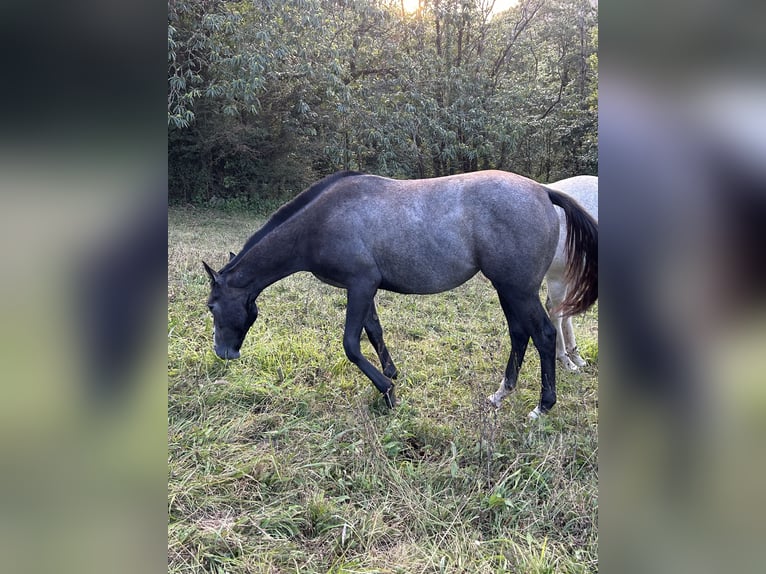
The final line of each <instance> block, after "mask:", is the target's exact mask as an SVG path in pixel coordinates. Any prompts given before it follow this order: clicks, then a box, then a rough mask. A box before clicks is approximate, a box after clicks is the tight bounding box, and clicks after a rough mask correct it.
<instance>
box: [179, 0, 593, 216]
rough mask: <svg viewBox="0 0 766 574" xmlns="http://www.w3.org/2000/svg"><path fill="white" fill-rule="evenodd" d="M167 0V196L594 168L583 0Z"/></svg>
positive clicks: (242, 196)
mask: <svg viewBox="0 0 766 574" xmlns="http://www.w3.org/2000/svg"><path fill="white" fill-rule="evenodd" d="M493 8H494V1H493V0H419V1H418V2H417V3H413V2H405V1H404V0H284V1H274V0H249V1H225V0H169V2H168V166H169V193H170V199H171V201H183V202H207V201H210V200H211V199H212V198H221V199H226V200H228V199H232V198H236V199H237V200H240V201H243V202H258V201H261V200H264V199H275V198H281V197H284V196H285V195H286V194H293V193H295V192H297V191H300V190H301V189H303V188H304V187H305V186H306V185H308V184H309V183H311V182H313V181H314V180H316V179H318V178H320V177H322V176H324V175H327V174H329V173H332V172H334V171H337V170H341V169H355V170H360V171H365V172H369V173H376V174H380V175H387V176H392V177H400V178H420V177H434V176H441V175H447V174H452V173H457V172H466V171H473V170H477V169H490V168H492V169H494V168H496V169H504V170H508V171H513V172H516V173H520V174H523V175H526V176H528V177H532V178H534V179H537V180H539V181H553V180H556V179H561V178H563V177H568V176H571V175H579V174H597V169H598V115H597V96H598V93H597V89H598V88H597V86H598V84H597V68H598V55H597V54H598V52H597V50H598V24H597V10H596V6H595V0H519V2H518V3H517V4H516V5H515V6H514V7H512V8H510V9H508V10H505V11H497V10H494V9H493Z"/></svg>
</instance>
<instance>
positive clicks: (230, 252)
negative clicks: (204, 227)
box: [229, 251, 237, 261]
mask: <svg viewBox="0 0 766 574" xmlns="http://www.w3.org/2000/svg"><path fill="white" fill-rule="evenodd" d="M236 256H237V255H236V254H235V253H234V252H233V251H229V261H231V260H232V259H234V258H235V257H236Z"/></svg>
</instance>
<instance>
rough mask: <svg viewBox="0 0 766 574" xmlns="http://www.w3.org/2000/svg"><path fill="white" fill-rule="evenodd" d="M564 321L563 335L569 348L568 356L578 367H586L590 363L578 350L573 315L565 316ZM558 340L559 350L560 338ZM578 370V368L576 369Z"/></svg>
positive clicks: (565, 344) (567, 348)
mask: <svg viewBox="0 0 766 574" xmlns="http://www.w3.org/2000/svg"><path fill="white" fill-rule="evenodd" d="M562 323H563V329H562V331H563V336H564V346H565V347H566V350H567V356H568V357H569V359H570V360H571V361H572V362H573V363H574V364H575V365H577V366H578V367H584V366H585V365H587V364H588V363H587V362H586V361H585V359H583V358H582V357H581V356H580V352H579V351H578V350H577V341H575V336H574V329H573V328H572V317H564V319H563V320H562ZM556 342H557V351H558V339H557V340H556ZM575 370H576V369H575Z"/></svg>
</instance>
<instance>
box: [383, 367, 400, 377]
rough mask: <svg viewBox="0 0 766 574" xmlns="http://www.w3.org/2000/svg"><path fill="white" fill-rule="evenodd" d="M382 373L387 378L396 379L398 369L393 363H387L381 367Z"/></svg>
mask: <svg viewBox="0 0 766 574" xmlns="http://www.w3.org/2000/svg"><path fill="white" fill-rule="evenodd" d="M383 374H384V375H386V376H387V377H388V378H389V379H396V378H397V377H398V376H399V371H398V369H397V368H396V367H394V366H393V365H388V366H386V368H385V369H383Z"/></svg>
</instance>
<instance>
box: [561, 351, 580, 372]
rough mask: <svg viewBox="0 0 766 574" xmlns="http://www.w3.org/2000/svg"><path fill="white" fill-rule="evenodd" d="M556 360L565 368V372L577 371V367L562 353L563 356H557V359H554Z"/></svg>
mask: <svg viewBox="0 0 766 574" xmlns="http://www.w3.org/2000/svg"><path fill="white" fill-rule="evenodd" d="M556 358H557V359H558V360H559V362H560V363H561V364H562V365H563V366H564V368H565V369H566V370H567V371H577V370H578V369H577V365H575V364H574V363H573V362H572V361H571V360H570V358H569V356H568V355H567V354H566V353H564V354H563V355H559V356H558V357H556Z"/></svg>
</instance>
